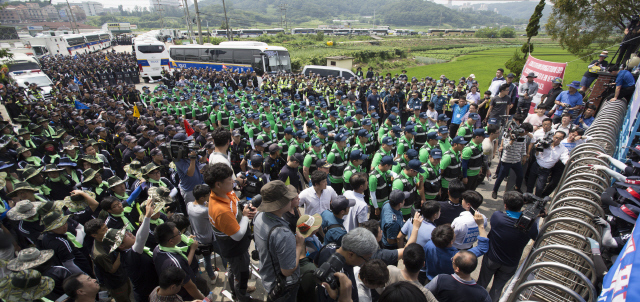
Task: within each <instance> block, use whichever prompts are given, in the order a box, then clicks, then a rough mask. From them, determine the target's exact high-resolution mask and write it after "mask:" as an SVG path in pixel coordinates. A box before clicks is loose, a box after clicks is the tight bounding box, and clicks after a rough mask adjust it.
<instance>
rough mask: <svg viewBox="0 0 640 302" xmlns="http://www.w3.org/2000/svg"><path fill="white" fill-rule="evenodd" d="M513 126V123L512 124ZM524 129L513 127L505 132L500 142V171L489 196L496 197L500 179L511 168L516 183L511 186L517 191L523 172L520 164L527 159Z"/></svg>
mask: <svg viewBox="0 0 640 302" xmlns="http://www.w3.org/2000/svg"><path fill="white" fill-rule="evenodd" d="M512 125H513V126H515V124H512ZM524 136H525V131H524V129H522V128H519V127H518V128H514V129H512V130H511V132H510V133H506V134H505V137H504V141H503V143H502V147H503V148H502V157H501V158H500V160H501V164H500V171H499V173H498V178H497V179H496V182H495V184H494V185H493V192H492V193H491V198H493V199H496V198H498V189H500V184H502V180H504V178H505V177H507V176H508V175H509V172H511V170H512V169H513V172H515V173H516V184H515V186H514V187H513V189H514V190H515V191H519V190H520V187H521V185H522V179H523V177H524V172H523V170H522V164H523V163H524V162H526V161H527V146H526V142H525V138H524Z"/></svg>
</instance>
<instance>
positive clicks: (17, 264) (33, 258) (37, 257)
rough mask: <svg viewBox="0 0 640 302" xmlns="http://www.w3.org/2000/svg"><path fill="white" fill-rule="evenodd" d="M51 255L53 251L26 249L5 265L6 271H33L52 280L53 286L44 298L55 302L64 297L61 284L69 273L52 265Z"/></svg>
mask: <svg viewBox="0 0 640 302" xmlns="http://www.w3.org/2000/svg"><path fill="white" fill-rule="evenodd" d="M53 254H54V251H53V250H38V249H37V248H35V247H30V248H26V249H23V250H21V251H20V252H18V257H16V258H14V259H12V260H11V261H9V262H8V263H7V269H9V270H11V271H14V272H20V271H24V270H31V269H33V270H36V271H38V272H40V273H41V274H42V275H43V277H49V278H51V279H53V281H54V283H55V286H54V288H53V290H52V291H51V292H50V293H49V294H48V295H46V296H45V297H46V298H47V299H49V300H53V301H55V300H57V299H58V298H60V296H62V295H64V289H63V288H62V282H63V281H64V279H66V278H67V277H69V276H71V272H70V271H69V270H67V269H66V268H64V267H61V266H56V265H54V261H52V260H51V259H52V257H53Z"/></svg>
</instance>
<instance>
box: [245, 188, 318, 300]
mask: <svg viewBox="0 0 640 302" xmlns="http://www.w3.org/2000/svg"><path fill="white" fill-rule="evenodd" d="M260 195H261V196H262V203H261V204H260V206H259V207H258V211H259V212H260V213H259V214H258V215H256V217H255V218H254V238H255V245H256V250H258V251H259V253H260V276H261V277H262V285H263V286H264V288H265V291H266V292H268V293H269V292H271V290H272V289H273V288H274V287H275V285H276V283H279V282H280V284H281V285H283V286H286V284H287V283H281V282H283V281H284V282H286V280H281V279H280V278H281V277H280V273H282V275H283V276H284V278H282V279H292V280H297V278H298V277H299V275H300V270H299V268H298V263H299V259H300V258H301V256H303V255H304V254H305V252H306V249H305V246H304V237H302V235H301V234H293V233H292V232H291V229H290V228H289V222H287V221H286V220H285V219H283V218H282V215H283V214H284V213H286V212H288V211H289V210H290V208H291V200H292V199H294V198H295V197H296V196H297V193H296V192H295V191H293V190H289V189H288V188H287V185H285V183H284V182H282V181H279V180H275V181H272V182H269V183H268V184H266V185H265V186H264V187H262V190H260ZM297 292H298V285H297V284H296V285H295V286H292V287H290V288H287V289H286V290H285V291H283V292H280V293H274V294H276V295H275V296H276V297H285V296H289V297H295V296H296V294H297Z"/></svg>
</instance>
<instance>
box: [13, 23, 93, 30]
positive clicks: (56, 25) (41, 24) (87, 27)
mask: <svg viewBox="0 0 640 302" xmlns="http://www.w3.org/2000/svg"><path fill="white" fill-rule="evenodd" d="M27 26H42V27H48V28H49V29H57V28H59V27H67V28H71V27H73V28H75V26H72V25H71V24H70V23H69V22H29V23H24V24H20V25H17V26H16V27H24V28H27ZM78 28H79V29H100V28H99V27H95V26H90V25H86V24H81V23H78Z"/></svg>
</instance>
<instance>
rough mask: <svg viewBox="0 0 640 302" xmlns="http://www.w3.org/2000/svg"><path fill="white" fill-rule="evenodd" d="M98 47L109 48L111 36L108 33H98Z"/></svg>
mask: <svg viewBox="0 0 640 302" xmlns="http://www.w3.org/2000/svg"><path fill="white" fill-rule="evenodd" d="M99 35H100V46H101V47H102V49H107V48H109V47H111V36H110V35H109V34H108V33H100V34H99Z"/></svg>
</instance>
